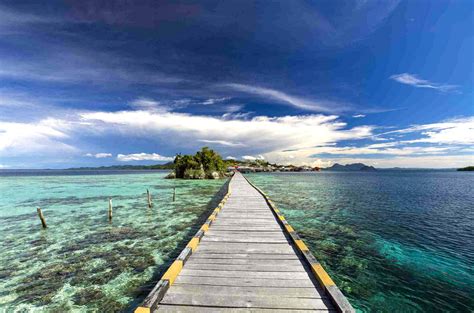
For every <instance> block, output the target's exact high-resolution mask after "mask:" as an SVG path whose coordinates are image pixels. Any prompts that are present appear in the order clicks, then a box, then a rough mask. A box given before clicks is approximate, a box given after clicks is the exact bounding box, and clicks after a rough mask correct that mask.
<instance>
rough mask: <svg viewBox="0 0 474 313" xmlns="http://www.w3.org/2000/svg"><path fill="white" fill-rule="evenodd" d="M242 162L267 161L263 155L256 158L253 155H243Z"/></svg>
mask: <svg viewBox="0 0 474 313" xmlns="http://www.w3.org/2000/svg"><path fill="white" fill-rule="evenodd" d="M242 160H245V161H255V160H265V157H264V156H263V155H258V156H256V157H255V156H253V155H243V156H242Z"/></svg>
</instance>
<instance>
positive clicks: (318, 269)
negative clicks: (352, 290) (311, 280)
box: [311, 263, 336, 287]
mask: <svg viewBox="0 0 474 313" xmlns="http://www.w3.org/2000/svg"><path fill="white" fill-rule="evenodd" d="M311 269H312V270H313V273H314V275H315V276H316V278H317V279H318V280H319V283H320V284H321V285H322V286H323V287H329V286H335V285H336V284H335V283H334V281H333V280H332V279H331V277H329V275H328V273H327V272H326V271H325V270H324V268H323V267H322V266H321V264H319V263H317V264H311Z"/></svg>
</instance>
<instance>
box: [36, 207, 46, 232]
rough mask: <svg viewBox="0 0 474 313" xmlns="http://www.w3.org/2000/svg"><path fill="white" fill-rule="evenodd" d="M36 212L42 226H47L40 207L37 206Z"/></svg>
mask: <svg viewBox="0 0 474 313" xmlns="http://www.w3.org/2000/svg"><path fill="white" fill-rule="evenodd" d="M36 212H38V217H39V219H40V220H41V224H42V225H43V228H46V227H48V226H46V220H45V219H44V216H43V212H41V209H40V208H37V209H36Z"/></svg>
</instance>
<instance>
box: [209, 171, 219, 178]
mask: <svg viewBox="0 0 474 313" xmlns="http://www.w3.org/2000/svg"><path fill="white" fill-rule="evenodd" d="M210 178H212V179H219V178H221V175H220V174H219V172H212V173H211V177H210Z"/></svg>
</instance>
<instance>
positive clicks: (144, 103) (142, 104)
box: [130, 97, 164, 110]
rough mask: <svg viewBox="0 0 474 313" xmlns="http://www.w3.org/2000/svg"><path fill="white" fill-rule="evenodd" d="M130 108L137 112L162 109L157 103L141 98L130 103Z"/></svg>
mask: <svg viewBox="0 0 474 313" xmlns="http://www.w3.org/2000/svg"><path fill="white" fill-rule="evenodd" d="M130 106H131V107H133V108H135V109H139V110H156V109H158V108H164V107H163V106H162V105H161V103H160V102H159V101H155V100H153V99H150V98H143V97H142V98H138V99H135V100H133V101H131V102H130Z"/></svg>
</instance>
